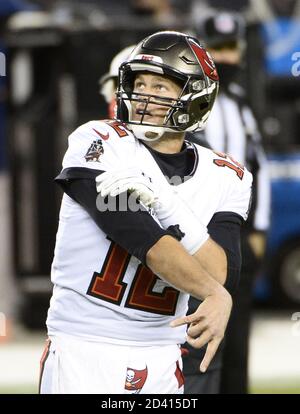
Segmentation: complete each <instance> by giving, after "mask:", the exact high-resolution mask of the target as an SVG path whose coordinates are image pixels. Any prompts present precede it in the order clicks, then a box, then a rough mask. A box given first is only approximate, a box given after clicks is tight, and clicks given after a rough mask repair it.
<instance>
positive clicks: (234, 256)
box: [207, 212, 243, 293]
mask: <svg viewBox="0 0 300 414" xmlns="http://www.w3.org/2000/svg"><path fill="white" fill-rule="evenodd" d="M242 223H243V218H242V217H241V216H240V215H238V214H236V213H232V212H219V213H216V214H214V215H213V217H212V219H211V221H210V223H209V224H208V226H207V228H208V233H209V235H210V237H211V238H212V239H213V240H214V241H215V242H216V243H218V244H219V245H220V246H221V247H222V248H223V249H224V251H225V253H226V257H227V278H226V282H225V285H224V287H225V288H226V289H227V290H228V291H229V292H230V293H234V292H235V290H236V288H237V286H238V283H239V279H240V271H241V264H242V257H241V236H240V232H241V226H242Z"/></svg>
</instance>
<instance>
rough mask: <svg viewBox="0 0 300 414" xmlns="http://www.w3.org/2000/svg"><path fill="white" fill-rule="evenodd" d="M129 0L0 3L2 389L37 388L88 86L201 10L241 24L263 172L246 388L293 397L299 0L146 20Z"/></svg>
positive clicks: (98, 109) (191, 10)
mask: <svg viewBox="0 0 300 414" xmlns="http://www.w3.org/2000/svg"><path fill="white" fill-rule="evenodd" d="M139 3H143V2H142V1H139V0H136V1H134V0H114V1H108V0H86V1H83V0H76V1H75V0H74V1H71V0H69V1H68V0H63V1H58V0H57V1H54V0H53V1H46V0H39V1H38V0H35V1H34V0H26V1H25V0H0V195H1V197H0V228H1V233H0V237H1V251H0V275H1V276H0V367H1V369H0V393H35V392H36V391H37V382H38V369H39V366H38V364H39V358H40V356H41V353H42V350H43V344H44V340H45V326H44V323H45V318H46V311H47V306H48V301H49V296H50V292H51V284H50V280H49V273H50V266H51V261H52V257H53V247H54V242H55V233H56V227H57V217H58V210H59V205H60V199H61V195H62V194H61V192H60V190H59V188H57V187H56V186H55V185H54V183H53V178H54V177H55V176H56V175H57V173H58V172H59V170H60V165H61V159H62V155H63V153H64V151H65V148H66V137H67V135H68V134H69V133H70V132H71V131H72V130H73V129H74V128H75V127H76V126H78V125H80V124H81V123H84V122H86V121H88V120H90V119H97V118H102V117H104V118H105V117H106V104H105V102H104V100H103V99H102V98H101V97H100V96H99V94H98V80H99V78H100V77H101V76H102V75H103V74H104V73H106V72H107V70H108V68H109V64H110V61H111V59H112V58H113V57H114V55H115V54H116V53H117V52H118V51H119V50H121V49H122V48H124V47H126V46H127V45H130V44H134V43H136V42H137V41H138V40H139V39H141V38H143V37H145V36H146V35H148V34H150V33H151V32H153V31H156V30H159V29H178V30H183V31H186V30H188V31H192V28H193V24H194V21H195V18H196V17H197V15H195V10H197V13H199V12H200V13H201V8H202V7H203V10H204V9H205V7H207V6H213V7H216V8H221V7H222V8H223V9H224V8H225V9H226V8H227V9H231V10H238V11H240V12H242V13H243V14H244V15H245V18H246V20H247V44H248V47H247V52H246V65H245V71H244V78H245V79H244V80H245V85H246V87H247V91H248V97H249V100H250V103H251V105H252V109H253V110H254V112H255V114H256V116H257V118H258V120H259V123H260V127H261V130H262V133H263V138H264V145H265V149H266V151H267V154H268V159H269V166H270V175H271V179H272V222H271V228H270V231H269V234H268V246H267V256H266V260H265V265H264V268H263V270H262V271H260V272H259V273H258V274H257V280H256V286H255V291H254V292H253V299H254V310H253V318H252V334H251V347H250V381H251V392H253V393H300V358H299V349H300V322H299V321H300V1H298V0H286V1H276V0H258V1H256V0H249V1H246V0H244V1H243V0H235V1H233V0H232V1H221V0H214V1H213V0H211V1H200V0H198V1H197V0H194V1H193V0H182V1H180V0H173V1H172V0H171V1H167V2H165V3H166V4H167V3H168V5H169V6H170V8H168V9H165V10H164V11H162V12H161V14H158V15H157V16H156V15H151V16H150V15H148V14H147V13H146V12H145V10H144V11H143V13H142V11H141V9H139V7H138V4H139ZM146 3H147V2H146ZM152 3H156V2H155V1H153V2H152ZM162 3H164V2H162ZM271 10H272V12H271Z"/></svg>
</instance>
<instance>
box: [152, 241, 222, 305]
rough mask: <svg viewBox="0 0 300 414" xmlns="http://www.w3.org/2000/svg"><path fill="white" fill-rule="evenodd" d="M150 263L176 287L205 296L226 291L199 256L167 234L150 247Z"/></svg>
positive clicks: (197, 296) (201, 296) (198, 296)
mask: <svg viewBox="0 0 300 414" xmlns="http://www.w3.org/2000/svg"><path fill="white" fill-rule="evenodd" d="M146 261H147V265H148V266H149V268H150V269H151V270H152V271H153V272H154V273H156V274H159V275H160V276H161V277H162V278H163V279H164V280H166V281H167V282H169V283H170V284H171V285H173V286H174V287H176V288H177V289H179V290H181V291H183V292H186V293H189V294H190V295H192V296H194V297H196V298H198V299H200V300H204V299H205V298H206V297H207V296H210V295H214V294H222V293H224V294H226V293H227V291H226V290H225V289H224V288H223V287H222V285H221V284H220V283H218V282H217V281H216V280H215V279H214V278H213V277H211V276H210V275H209V273H208V272H207V271H206V270H205V268H204V267H203V266H202V264H201V262H199V261H198V260H197V259H196V258H194V257H192V256H191V255H189V254H188V253H187V251H186V250H185V249H184V248H183V247H182V246H181V244H180V243H179V242H177V241H176V240H175V239H174V238H172V237H170V236H164V237H162V238H161V239H159V241H158V242H157V243H156V244H155V245H154V246H153V247H152V248H151V249H150V250H149V251H148V253H147V256H146Z"/></svg>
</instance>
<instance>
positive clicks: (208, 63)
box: [189, 40, 219, 81]
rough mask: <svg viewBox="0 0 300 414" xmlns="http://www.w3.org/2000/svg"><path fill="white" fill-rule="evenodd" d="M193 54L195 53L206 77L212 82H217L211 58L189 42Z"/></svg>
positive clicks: (217, 78)
mask: <svg viewBox="0 0 300 414" xmlns="http://www.w3.org/2000/svg"><path fill="white" fill-rule="evenodd" d="M189 43H190V46H191V48H192V49H193V52H194V53H195V55H196V57H197V59H198V61H199V63H200V65H201V67H202V68H203V70H204V73H205V75H207V76H208V77H209V78H210V79H212V80H214V81H218V80H219V76H218V73H217V69H216V66H215V64H214V62H213V60H212V58H211V57H210V56H209V55H208V53H207V52H206V50H205V49H203V48H202V47H200V46H199V45H197V44H196V43H194V42H193V41H191V40H190V41H189Z"/></svg>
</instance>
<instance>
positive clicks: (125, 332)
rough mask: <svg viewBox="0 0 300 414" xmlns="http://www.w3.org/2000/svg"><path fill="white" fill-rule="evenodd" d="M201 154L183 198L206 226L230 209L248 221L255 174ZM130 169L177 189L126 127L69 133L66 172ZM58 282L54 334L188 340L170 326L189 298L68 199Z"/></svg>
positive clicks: (104, 125)
mask: <svg viewBox="0 0 300 414" xmlns="http://www.w3.org/2000/svg"><path fill="white" fill-rule="evenodd" d="M194 152H195V166H194V171H193V174H192V176H191V178H190V179H189V180H187V181H185V182H183V183H182V184H180V185H177V186H176V191H177V192H178V194H179V195H180V197H181V199H183V200H185V201H186V203H187V204H188V205H189V207H190V208H191V209H192V210H193V212H194V214H195V215H196V216H197V217H199V220H201V222H202V223H204V224H205V225H207V224H208V223H209V222H210V220H211V218H212V216H213V215H214V214H215V213H217V212H224V211H226V212H228V211H230V212H234V213H237V214H239V215H240V216H242V217H243V218H244V219H246V217H247V211H248V207H249V199H250V193H251V183H252V176H251V174H250V173H249V172H248V171H247V170H246V169H244V167H242V166H241V165H239V164H238V163H236V162H235V161H234V160H232V159H230V158H228V157H227V156H226V155H225V154H216V153H214V152H213V151H211V150H208V149H206V148H203V147H201V146H197V145H195V146H194ZM125 166H128V167H132V166H135V167H136V166H138V167H139V168H140V169H141V170H142V171H143V172H144V173H145V174H147V175H148V176H149V177H151V179H152V180H153V181H156V182H157V183H158V184H161V185H170V184H168V183H167V184H166V179H165V177H164V175H163V173H162V172H161V170H160V168H159V167H158V165H157V163H156V161H155V160H154V158H153V157H152V155H151V153H150V152H149V151H148V149H147V148H146V147H145V145H143V144H142V143H141V142H140V141H139V140H137V139H136V138H135V137H134V136H133V135H132V133H131V132H130V131H128V130H127V129H126V128H125V127H124V126H123V125H121V124H119V123H117V122H114V121H107V122H105V121H91V122H88V123H87V124H85V125H82V126H81V127H79V128H78V129H77V130H76V131H75V132H73V133H72V134H71V135H70V137H69V148H68V150H67V152H66V155H65V157H64V160H63V169H67V168H74V167H77V168H78V167H79V168H87V169H93V170H99V171H112V170H116V169H120V168H123V167H125ZM172 188H174V187H172ZM174 224H176V223H174ZM132 231H133V232H134V229H132ZM51 279H52V282H53V284H54V290H53V296H52V299H51V303H50V309H49V312H48V319H47V326H48V332H49V335H59V334H60V335H63V334H69V335H73V336H74V335H75V336H81V337H84V338H86V339H89V340H95V341H102V342H110V343H124V344H131V345H159V344H161V345H162V344H174V343H183V342H185V337H186V327H185V326H183V327H177V328H171V327H170V326H169V324H170V322H171V320H173V319H175V318H177V317H179V316H183V315H185V313H186V311H187V304H188V297H189V295H187V294H186V293H182V292H179V291H178V290H176V289H174V287H172V286H170V285H169V284H168V283H166V282H165V281H163V280H161V279H160V278H159V277H157V276H155V275H154V274H153V273H152V272H151V271H150V270H149V269H148V268H146V267H145V266H143V265H142V264H141V262H140V261H139V260H138V259H137V258H135V257H133V256H130V255H129V254H128V253H127V252H126V251H125V250H124V249H123V248H121V247H120V246H118V245H117V244H115V243H113V242H112V241H110V240H108V239H107V236H106V234H105V233H104V232H103V231H101V230H100V229H99V227H98V226H97V225H96V224H95V222H94V221H93V219H92V218H91V217H90V216H89V214H88V213H87V212H86V211H85V210H84V209H83V208H82V207H81V206H80V205H79V204H78V203H76V202H75V201H74V200H73V199H71V198H70V197H69V196H68V195H66V194H64V196H63V200H62V206H61V211H60V218H59V227H58V232H57V237H56V247H55V254H54V260H53V264H52V272H51Z"/></svg>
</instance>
